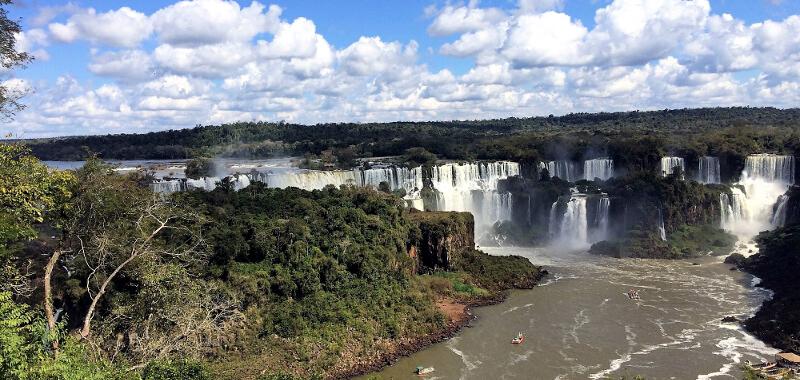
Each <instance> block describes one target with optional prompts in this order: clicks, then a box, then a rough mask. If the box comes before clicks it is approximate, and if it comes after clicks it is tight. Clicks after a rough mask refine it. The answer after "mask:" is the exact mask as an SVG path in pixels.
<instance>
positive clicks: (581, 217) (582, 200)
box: [558, 196, 588, 247]
mask: <svg viewBox="0 0 800 380" xmlns="http://www.w3.org/2000/svg"><path fill="white" fill-rule="evenodd" d="M587 230H588V225H587V221H586V197H585V196H573V197H572V198H570V200H569V202H567V209H566V211H565V212H564V216H563V217H562V218H561V226H560V227H559V232H558V233H559V235H558V239H559V240H560V241H561V243H565V244H567V245H569V246H573V247H576V246H582V245H585V244H586V243H587V237H588V234H587Z"/></svg>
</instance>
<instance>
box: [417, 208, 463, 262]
mask: <svg viewBox="0 0 800 380" xmlns="http://www.w3.org/2000/svg"><path fill="white" fill-rule="evenodd" d="M409 218H410V219H411V220H412V221H413V222H415V223H416V224H417V226H418V227H419V234H418V235H417V236H414V237H412V238H411V246H410V248H409V255H410V256H412V258H415V260H416V263H417V266H416V267H417V272H420V273H425V272H430V271H434V270H451V269H454V268H456V267H457V266H458V263H459V260H460V258H461V257H462V253H463V252H464V251H466V250H472V249H474V248H475V232H474V231H475V221H474V219H473V217H472V214H470V213H468V212H412V213H410V214H409Z"/></svg>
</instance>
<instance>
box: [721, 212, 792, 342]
mask: <svg viewBox="0 0 800 380" xmlns="http://www.w3.org/2000/svg"><path fill="white" fill-rule="evenodd" d="M758 244H759V253H757V254H755V255H753V256H751V257H749V258H740V260H739V261H740V262H739V263H738V266H739V267H740V268H741V269H743V270H746V271H747V272H750V273H752V274H753V275H755V276H757V277H759V278H761V280H762V281H761V283H760V284H759V286H762V287H765V288H767V289H770V290H772V291H773V292H774V295H773V297H772V299H771V300H769V301H767V302H765V303H764V304H763V305H762V306H761V308H760V309H759V310H758V312H757V313H756V314H755V315H754V316H753V317H752V318H750V319H748V320H747V321H745V327H746V328H747V330H749V331H750V332H752V333H753V334H755V335H756V336H758V337H759V338H761V339H762V340H764V341H766V342H767V343H769V344H771V345H773V346H775V347H778V348H780V349H783V350H791V351H794V352H800V292H798V290H797V287H798V281H797V279H798V274H800V224H795V225H793V226H789V227H785V228H778V229H776V230H774V231H769V232H762V233H761V234H760V235H759V236H758ZM732 261H734V260H732Z"/></svg>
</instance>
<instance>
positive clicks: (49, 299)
mask: <svg viewBox="0 0 800 380" xmlns="http://www.w3.org/2000/svg"><path fill="white" fill-rule="evenodd" d="M60 257H61V250H60V249H56V250H55V252H53V255H52V256H50V260H48V261H47V266H46V267H45V269H44V314H45V316H46V317H47V328H48V330H49V331H50V332H53V331H55V330H56V317H55V314H54V313H53V286H52V278H53V269H54V268H55V266H56V264H58V259H59V258H60ZM53 352H54V353H55V355H56V356H58V339H54V340H53Z"/></svg>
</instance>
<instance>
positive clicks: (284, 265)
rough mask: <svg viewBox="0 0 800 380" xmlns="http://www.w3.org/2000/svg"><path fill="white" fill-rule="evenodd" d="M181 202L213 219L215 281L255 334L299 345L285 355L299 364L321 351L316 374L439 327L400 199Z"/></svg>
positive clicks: (243, 196) (252, 192)
mask: <svg viewBox="0 0 800 380" xmlns="http://www.w3.org/2000/svg"><path fill="white" fill-rule="evenodd" d="M177 199H178V201H180V202H183V203H186V204H188V205H192V207H194V208H195V209H197V210H199V211H201V212H203V213H204V214H205V218H206V219H207V220H208V223H207V225H206V226H205V227H204V231H205V236H206V240H207V242H208V243H209V245H210V248H211V250H212V256H211V263H213V266H214V267H213V268H212V269H211V270H209V272H208V273H207V275H208V276H217V275H218V276H220V279H221V280H222V279H224V282H225V286H226V288H227V289H228V290H229V291H230V292H232V293H233V294H235V295H236V298H238V299H240V300H241V309H242V310H246V311H247V312H246V316H247V319H248V321H250V322H249V324H248V326H247V329H252V330H253V331H254V334H256V336H258V337H261V338H269V337H273V336H275V337H281V338H284V339H287V340H289V341H295V342H297V345H296V346H290V348H287V349H288V350H295V351H296V352H295V354H296V355H299V357H301V358H302V357H304V356H305V355H306V354H305V353H304V352H305V351H307V350H311V349H313V350H315V352H317V354H315V355H314V356H313V357H309V358H307V359H301V361H306V360H308V361H311V362H312V363H315V364H311V365H310V366H312V367H313V366H314V365H319V366H322V365H323V364H324V363H330V362H332V361H336V360H337V359H336V358H337V355H338V353H339V352H340V351H341V350H342V349H343V347H345V346H347V347H348V348H347V349H348V350H349V351H350V352H356V353H357V352H362V350H364V352H366V350H369V349H370V347H372V345H374V344H375V341H376V339H377V338H396V337H408V336H416V335H417V334H421V333H426V332H430V331H433V330H435V329H438V328H439V327H441V323H442V321H441V320H440V319H438V318H437V317H436V314H437V312H436V310H435V307H434V305H433V302H432V299H431V296H430V295H429V294H427V293H426V292H425V290H424V289H423V288H422V287H420V286H418V285H417V284H416V280H415V278H414V276H413V270H414V263H413V261H412V260H411V259H410V258H409V257H408V255H407V252H406V249H407V248H406V247H407V245H408V239H409V236H411V235H412V231H414V230H415V226H414V225H413V224H412V223H411V221H410V220H409V219H408V218H407V217H406V210H405V208H404V206H403V204H402V202H401V201H400V200H399V199H397V198H396V197H394V196H392V195H389V194H385V193H381V192H377V191H373V190H368V189H357V188H342V189H335V188H333V187H328V188H325V189H324V190H319V191H313V192H308V191H303V190H299V189H285V190H281V189H271V188H267V187H266V186H264V185H263V184H260V183H256V184H253V185H251V186H250V187H249V188H247V189H245V190H242V191H239V192H226V191H223V190H220V189H218V190H215V191H212V192H193V193H184V194H179V195H177ZM240 342H241V341H240ZM237 344H242V345H244V344H245V342H241V343H237ZM241 349H242V350H248V349H252V347H247V346H243V347H241Z"/></svg>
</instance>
